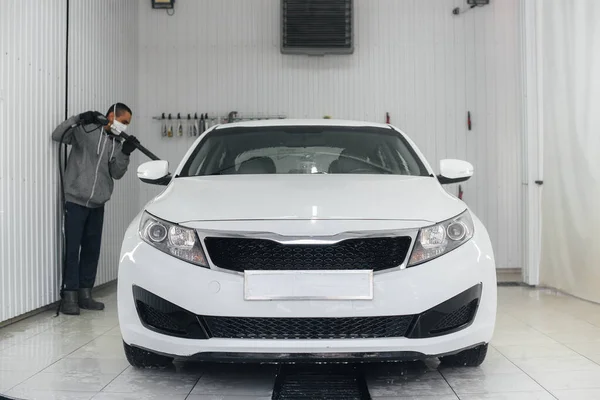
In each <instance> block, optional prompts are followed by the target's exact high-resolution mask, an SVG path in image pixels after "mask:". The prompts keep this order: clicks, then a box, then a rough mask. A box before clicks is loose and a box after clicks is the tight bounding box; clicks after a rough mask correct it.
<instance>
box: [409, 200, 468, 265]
mask: <svg viewBox="0 0 600 400" xmlns="http://www.w3.org/2000/svg"><path fill="white" fill-rule="evenodd" d="M473 230H474V228H473V219H472V218H471V214H470V213H469V211H468V210H467V211H465V212H464V213H462V214H460V215H459V216H457V217H454V218H452V219H449V220H447V221H444V222H440V223H439V224H436V225H433V226H429V227H427V228H422V229H421V230H420V231H419V234H418V235H417V241H416V243H415V246H414V248H413V251H412V254H411V256H410V260H409V262H408V266H409V267H413V266H415V265H418V264H422V263H424V262H427V261H430V260H433V259H434V258H437V257H439V256H441V255H443V254H446V253H448V252H450V251H452V250H454V249H456V248H457V247H460V246H461V245H463V244H464V243H465V242H467V241H469V240H470V239H471V238H472V237H473Z"/></svg>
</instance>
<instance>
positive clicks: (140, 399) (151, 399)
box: [92, 392, 187, 400]
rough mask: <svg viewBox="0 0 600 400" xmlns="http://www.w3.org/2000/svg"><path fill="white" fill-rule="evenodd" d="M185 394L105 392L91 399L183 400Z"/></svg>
mask: <svg viewBox="0 0 600 400" xmlns="http://www.w3.org/2000/svg"><path fill="white" fill-rule="evenodd" d="M186 396H187V394H183V393H182V394H174V393H169V394H168V396H166V395H165V393H107V392H101V393H98V394H96V395H95V396H94V397H93V398H92V400H165V399H168V400H185V399H186V398H187V397H186Z"/></svg>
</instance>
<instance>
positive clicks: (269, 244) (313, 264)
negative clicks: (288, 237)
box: [205, 237, 411, 272]
mask: <svg viewBox="0 0 600 400" xmlns="http://www.w3.org/2000/svg"><path fill="white" fill-rule="evenodd" d="M410 243H411V238H410V237H382V238H366V239H348V240H344V241H342V242H339V243H335V244H328V245H296V244H294V245H288V244H281V243H277V242H274V241H271V240H266V239H243V238H220V237H208V238H206V239H205V244H206V248H207V250H208V254H209V256H210V258H211V259H212V261H213V263H214V264H215V265H216V266H217V267H219V268H223V269H228V270H232V271H238V272H243V271H246V270H260V271H267V270H362V269H368V270H371V269H372V270H374V271H380V270H384V269H389V268H394V267H397V266H399V265H401V264H402V263H403V262H404V259H405V258H406V255H407V253H408V250H409V248H410Z"/></svg>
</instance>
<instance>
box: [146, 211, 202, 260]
mask: <svg viewBox="0 0 600 400" xmlns="http://www.w3.org/2000/svg"><path fill="white" fill-rule="evenodd" d="M139 233H140V237H141V238H142V240H144V241H145V242H146V243H148V244H149V245H151V246H153V247H155V248H157V249H158V250H161V251H163V252H165V253H167V254H170V255H172V256H174V257H177V258H179V259H181V260H184V261H187V262H190V263H192V264H196V265H199V266H202V267H206V268H208V262H207V261H206V256H205V255H204V251H203V250H202V245H201V244H200V240H199V239H198V235H196V232H195V231H194V230H193V229H190V228H186V227H183V226H179V225H177V224H173V223H170V222H167V221H163V220H161V219H158V218H156V217H154V216H152V215H150V214H148V213H147V212H144V215H143V216H142V219H141V221H140V229H139Z"/></svg>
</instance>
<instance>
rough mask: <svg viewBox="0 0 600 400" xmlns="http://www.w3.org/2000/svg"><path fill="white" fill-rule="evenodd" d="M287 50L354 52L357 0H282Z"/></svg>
mask: <svg viewBox="0 0 600 400" xmlns="http://www.w3.org/2000/svg"><path fill="white" fill-rule="evenodd" d="M281 8H282V21H281V25H282V35H281V36H282V37H281V40H282V43H281V52H282V53H284V54H309V55H324V54H352V53H353V52H354V40H353V38H354V26H353V20H354V0H281Z"/></svg>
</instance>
